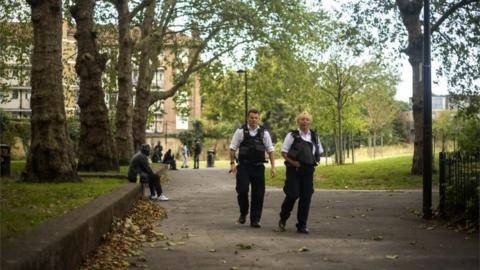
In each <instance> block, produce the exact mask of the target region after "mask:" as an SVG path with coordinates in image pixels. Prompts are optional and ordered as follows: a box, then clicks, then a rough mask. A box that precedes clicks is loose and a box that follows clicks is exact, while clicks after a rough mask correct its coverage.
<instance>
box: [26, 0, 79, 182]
mask: <svg viewBox="0 0 480 270" xmlns="http://www.w3.org/2000/svg"><path fill="white" fill-rule="evenodd" d="M27 2H28V3H29V4H30V6H31V12H32V15H31V17H32V24H33V55H32V72H31V74H32V75H31V76H32V77H31V86H32V96H31V101H30V106H31V108H32V116H31V132H32V135H31V136H32V137H31V146H30V151H29V152H28V157H27V164H26V167H25V170H24V171H23V172H22V176H21V179H22V180H23V181H26V182H78V181H80V178H79V177H78V175H77V170H76V164H75V157H74V153H73V147H72V145H71V142H70V139H69V136H68V130H67V123H66V115H65V105H64V95H63V85H62V1H60V0H29V1H27Z"/></svg>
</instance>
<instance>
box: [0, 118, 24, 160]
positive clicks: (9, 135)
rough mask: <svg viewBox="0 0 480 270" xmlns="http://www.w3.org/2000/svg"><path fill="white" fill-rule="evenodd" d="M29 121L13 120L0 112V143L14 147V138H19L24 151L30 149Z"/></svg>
mask: <svg viewBox="0 0 480 270" xmlns="http://www.w3.org/2000/svg"><path fill="white" fill-rule="evenodd" d="M30 134H31V130H30V121H29V120H28V119H13V118H11V116H10V115H9V114H8V113H6V112H4V111H3V110H0V142H1V143H2V144H8V145H10V146H13V145H15V138H16V137H18V138H20V140H21V142H22V145H23V147H24V149H25V150H27V151H28V148H29V147H30Z"/></svg>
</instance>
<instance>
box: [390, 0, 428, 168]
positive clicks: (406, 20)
mask: <svg viewBox="0 0 480 270" xmlns="http://www.w3.org/2000/svg"><path fill="white" fill-rule="evenodd" d="M396 4H397V6H398V8H399V10H400V14H401V16H402V21H403V24H404V25H405V28H406V29H407V32H408V47H407V48H406V49H405V50H404V53H405V54H407V55H408V61H409V62H410V65H411V67H412V90H413V93H412V103H413V105H412V109H413V122H414V129H415V140H414V148H413V149H414V150H413V162H412V169H411V172H412V174H415V175H421V174H422V173H423V105H424V103H423V78H422V77H421V76H420V72H421V68H422V67H421V66H420V65H421V64H422V61H423V34H422V31H421V22H420V17H419V16H420V12H421V10H422V7H423V1H422V0H414V1H412V0H396Z"/></svg>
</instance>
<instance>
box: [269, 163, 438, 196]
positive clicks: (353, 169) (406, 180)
mask: <svg viewBox="0 0 480 270" xmlns="http://www.w3.org/2000/svg"><path fill="white" fill-rule="evenodd" d="M411 162H412V157H411V156H403V157H395V158H386V159H380V160H374V161H365V162H358V163H355V164H347V165H343V166H337V165H327V166H318V167H317V168H316V170H315V176H314V185H315V188H325V189H355V190H360V189H362V190H370V189H379V190H392V189H416V188H421V187H422V177H421V176H413V175H411V174H410V168H411ZM265 172H266V183H267V185H270V186H277V187H282V186H283V184H284V181H285V167H277V175H276V176H275V178H273V179H272V178H271V177H270V171H269V170H268V169H267V170H266V171H265ZM433 182H434V184H437V183H438V177H437V175H434V179H433Z"/></svg>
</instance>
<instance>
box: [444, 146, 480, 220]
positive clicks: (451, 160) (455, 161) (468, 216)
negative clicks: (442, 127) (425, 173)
mask: <svg viewBox="0 0 480 270" xmlns="http://www.w3.org/2000/svg"><path fill="white" fill-rule="evenodd" d="M439 184H440V205H439V214H440V215H442V216H443V217H446V218H447V219H449V220H451V221H453V222H455V223H464V224H465V225H469V226H471V225H473V226H477V228H478V224H479V220H478V218H479V213H478V211H479V206H478V204H479V201H478V197H479V190H480V187H479V184H480V151H478V150H477V151H475V152H470V153H468V152H451V153H446V152H440V166H439Z"/></svg>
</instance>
